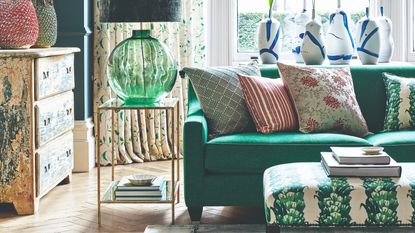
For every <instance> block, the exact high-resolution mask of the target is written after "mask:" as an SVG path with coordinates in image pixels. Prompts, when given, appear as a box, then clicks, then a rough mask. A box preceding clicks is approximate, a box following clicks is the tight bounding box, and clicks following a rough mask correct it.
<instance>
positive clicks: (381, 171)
mask: <svg viewBox="0 0 415 233" xmlns="http://www.w3.org/2000/svg"><path fill="white" fill-rule="evenodd" d="M390 160H391V161H390V163H389V164H383V165H372V164H370V165H369V164H339V162H337V160H336V159H335V158H334V156H333V153H332V152H321V165H322V166H323V168H324V170H325V171H326V173H327V175H328V176H347V177H356V176H360V177H367V176H373V177H400V176H401V172H402V168H401V166H399V164H398V163H397V162H396V161H395V160H393V159H392V158H391V159H390Z"/></svg>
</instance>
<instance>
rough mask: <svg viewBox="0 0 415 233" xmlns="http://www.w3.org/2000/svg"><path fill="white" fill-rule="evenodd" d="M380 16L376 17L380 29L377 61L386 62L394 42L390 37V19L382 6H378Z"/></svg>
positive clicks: (388, 59) (389, 58) (391, 53)
mask: <svg viewBox="0 0 415 233" xmlns="http://www.w3.org/2000/svg"><path fill="white" fill-rule="evenodd" d="M380 15H381V16H380V17H379V18H378V25H379V31H380V52H379V62H382V63H388V62H390V61H391V58H392V55H393V51H394V48H395V43H394V41H393V37H392V30H393V25H392V21H391V20H390V19H389V18H387V17H385V15H384V12H383V6H382V7H380Z"/></svg>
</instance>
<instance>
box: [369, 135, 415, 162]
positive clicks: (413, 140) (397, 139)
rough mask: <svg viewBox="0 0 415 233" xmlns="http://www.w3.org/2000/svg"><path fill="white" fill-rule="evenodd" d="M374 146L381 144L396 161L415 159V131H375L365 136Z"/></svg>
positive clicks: (411, 160)
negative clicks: (375, 132)
mask: <svg viewBox="0 0 415 233" xmlns="http://www.w3.org/2000/svg"><path fill="white" fill-rule="evenodd" d="M365 139H366V140H367V141H369V142H370V143H371V144H372V145H374V146H382V147H384V148H385V151H386V152H387V153H388V154H389V155H390V156H392V157H393V158H394V159H395V160H396V161H398V162H414V161H415V131H410V130H408V131H395V132H383V133H377V134H374V135H371V136H368V137H366V138H365Z"/></svg>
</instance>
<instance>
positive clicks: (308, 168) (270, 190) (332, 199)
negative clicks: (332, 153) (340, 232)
mask: <svg viewBox="0 0 415 233" xmlns="http://www.w3.org/2000/svg"><path fill="white" fill-rule="evenodd" d="M401 165H402V177H401V178H393V179H392V178H369V177H362V178H359V177H356V178H346V177H333V178H329V177H327V175H326V173H325V172H324V170H323V168H322V167H321V165H320V163H292V164H283V165H278V166H274V167H271V168H269V169H267V170H266V171H265V173H264V180H263V187H264V188H263V190H264V204H265V216H266V221H267V224H268V225H271V226H272V225H274V226H275V225H282V226H299V225H315V226H368V225H371V226H393V225H414V224H415V211H414V207H415V163H402V164H401Z"/></svg>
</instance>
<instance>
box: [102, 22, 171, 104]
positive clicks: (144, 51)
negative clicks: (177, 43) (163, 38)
mask: <svg viewBox="0 0 415 233" xmlns="http://www.w3.org/2000/svg"><path fill="white" fill-rule="evenodd" d="M176 78H177V63H176V62H175V60H174V59H173V56H172V55H171V53H170V52H169V50H168V49H167V47H166V46H165V45H164V44H162V43H161V42H160V41H158V40H157V39H155V38H153V37H151V36H150V30H134V31H133V36H132V37H131V38H128V39H126V40H124V41H122V42H121V43H119V44H118V45H117V46H116V47H115V48H114V50H113V51H112V53H111V55H110V57H109V59H108V81H109V84H110V86H111V89H112V90H113V91H114V92H115V93H116V94H117V96H118V97H119V98H121V99H122V100H124V101H125V102H127V103H153V102H157V101H159V100H160V99H162V98H164V97H165V96H166V95H167V94H168V93H169V92H170V91H171V90H172V89H173V86H174V84H175V82H176Z"/></svg>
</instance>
